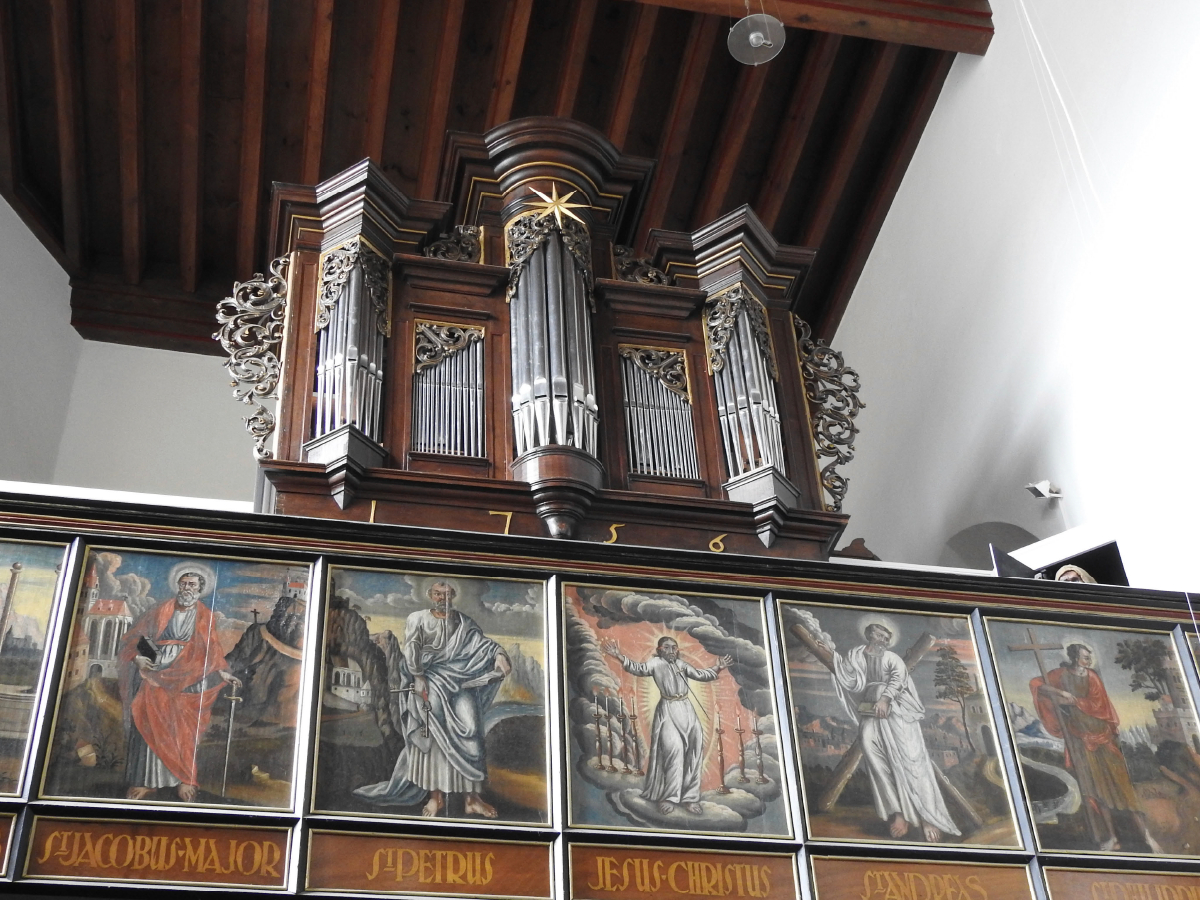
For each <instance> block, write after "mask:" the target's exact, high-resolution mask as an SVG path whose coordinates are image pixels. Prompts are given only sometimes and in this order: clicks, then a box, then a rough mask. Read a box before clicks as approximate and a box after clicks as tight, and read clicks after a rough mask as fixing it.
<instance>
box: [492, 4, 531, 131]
mask: <svg viewBox="0 0 1200 900" xmlns="http://www.w3.org/2000/svg"><path fill="white" fill-rule="evenodd" d="M532 13H533V0H509V4H508V16H507V18H506V24H505V28H504V33H503V34H502V35H501V38H500V46H499V48H498V49H497V51H496V76H495V80H494V81H493V83H492V99H491V103H490V104H489V105H488V115H487V127H488V130H489V131H490V130H491V129H493V128H495V127H496V126H497V125H500V124H503V123H504V122H507V121H508V120H509V118H511V116H512V106H513V99H514V98H515V97H516V96H517V78H518V77H519V76H520V74H521V57H522V56H524V54H525V38H526V36H528V34H529V17H530V15H531V14H532Z"/></svg>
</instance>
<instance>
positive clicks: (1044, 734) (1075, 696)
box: [984, 619, 1200, 856]
mask: <svg viewBox="0 0 1200 900" xmlns="http://www.w3.org/2000/svg"><path fill="white" fill-rule="evenodd" d="M984 622H985V625H986V627H987V632H988V640H989V641H990V642H991V645H992V652H993V656H994V657H995V659H996V668H997V670H998V674H999V678H1000V687H1001V691H1002V693H1003V695H1004V708H1005V713H1006V715H1007V718H1008V727H1009V730H1010V731H1011V733H1012V736H1013V741H1014V743H1015V744H1016V748H1017V754H1018V756H1019V758H1020V763H1021V777H1022V779H1023V780H1024V782H1025V793H1026V796H1027V797H1028V798H1029V802H1030V812H1031V815H1032V817H1033V823H1034V829H1035V831H1036V833H1037V839H1038V843H1039V845H1040V846H1041V847H1042V848H1043V849H1047V850H1070V851H1075V852H1080V853H1120V854H1125V855H1128V854H1138V855H1150V854H1154V855H1159V854H1165V855H1187V856H1191V855H1193V854H1194V852H1195V849H1194V848H1196V847H1197V846H1200V725H1198V723H1197V718H1196V707H1195V703H1194V701H1193V699H1192V697H1191V694H1190V692H1189V691H1188V688H1187V684H1186V682H1185V679H1184V674H1183V669H1182V667H1181V664H1180V660H1179V657H1178V654H1177V653H1176V651H1175V643H1174V639H1173V637H1172V635H1171V634H1170V632H1166V631H1140V630H1133V629H1121V628H1106V627H1101V626H1093V627H1081V626H1075V625H1062V624H1059V623H1053V622H1024V621H1014V620H1009V619H985V620H984Z"/></svg>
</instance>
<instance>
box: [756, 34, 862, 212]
mask: <svg viewBox="0 0 1200 900" xmlns="http://www.w3.org/2000/svg"><path fill="white" fill-rule="evenodd" d="M841 45H842V36H841V35H840V34H828V33H825V34H817V35H814V37H813V42H812V44H811V45H810V46H809V48H808V52H807V54H806V55H805V57H804V62H803V64H802V65H801V67H800V77H799V78H797V79H796V86H795V88H794V89H793V90H792V96H791V99H790V100H789V101H788V108H787V112H786V113H785V114H784V117H783V122H782V123H781V124H780V126H779V132H778V133H777V134H776V136H775V140H774V143H773V147H772V150H771V158H770V160H769V161H768V162H767V172H766V175H765V176H764V177H763V180H762V184H761V185H760V187H759V190H758V198H757V199H756V200H755V201H754V211H755V212H756V213H757V214H758V218H759V219H760V220H761V221H762V223H763V224H764V225H766V226H767V228H768V229H770V230H772V231H774V230H775V225H776V223H777V222H778V221H779V213H780V210H782V209H783V203H784V200H785V199H786V198H787V192H788V187H789V186H790V185H791V183H792V176H793V175H795V173H796V166H798V165H799V164H800V157H801V156H803V155H804V147H805V145H806V144H807V143H808V136H809V134H810V133H811V132H812V126H813V120H814V119H816V117H817V109H818V108H819V107H820V105H821V98H822V97H823V96H824V95H825V86H826V85H827V84H828V83H829V73H830V72H832V71H833V63H834V60H836V59H837V52H838V48H839V47H841Z"/></svg>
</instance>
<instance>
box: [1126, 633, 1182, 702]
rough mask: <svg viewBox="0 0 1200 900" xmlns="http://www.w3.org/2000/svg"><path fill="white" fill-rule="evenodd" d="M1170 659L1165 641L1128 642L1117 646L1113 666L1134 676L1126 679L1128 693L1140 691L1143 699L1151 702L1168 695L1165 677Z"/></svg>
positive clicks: (1131, 640)
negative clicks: (1129, 690) (1115, 665)
mask: <svg viewBox="0 0 1200 900" xmlns="http://www.w3.org/2000/svg"><path fill="white" fill-rule="evenodd" d="M1170 655H1171V652H1170V650H1169V649H1168V648H1167V644H1166V641H1163V640H1160V639H1159V638H1131V639H1130V640H1128V641H1119V642H1118V643H1117V658H1116V663H1117V665H1118V666H1120V667H1121V668H1122V669H1124V670H1125V671H1127V672H1132V673H1133V675H1132V677H1131V678H1130V679H1129V687H1130V689H1131V690H1135V691H1142V692H1143V694H1142V696H1144V697H1145V698H1146V699H1147V700H1150V701H1151V702H1153V701H1155V700H1158V699H1160V698H1161V697H1164V696H1170V694H1171V686H1170V679H1169V678H1168V676H1167V660H1168V658H1169V657H1170Z"/></svg>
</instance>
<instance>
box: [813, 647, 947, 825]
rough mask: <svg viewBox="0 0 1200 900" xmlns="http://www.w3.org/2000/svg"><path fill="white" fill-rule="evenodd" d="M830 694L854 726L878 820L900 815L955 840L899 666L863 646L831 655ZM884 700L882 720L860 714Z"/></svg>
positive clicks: (917, 709) (908, 679)
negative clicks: (885, 709)
mask: <svg viewBox="0 0 1200 900" xmlns="http://www.w3.org/2000/svg"><path fill="white" fill-rule="evenodd" d="M833 662H834V671H833V689H834V691H835V692H836V693H837V697H838V700H840V701H841V703H842V707H843V708H844V709H845V710H846V713H847V714H848V715H849V716H850V718H851V719H853V720H854V721H855V722H857V723H858V736H859V740H860V741H861V743H862V749H863V756H864V757H865V759H866V762H867V773H868V774H869V775H870V778H871V792H872V794H874V796H875V811H876V812H877V813H878V814H879V817H880V818H881V819H884V820H887V819H890V818H891V817H892V816H893V815H895V814H896V813H899V814H900V815H901V816H902V817H903V818H904V820H905V821H906V822H908V823H910V824H912V825H916V824H919V823H926V824H928V825H932V826H934V827H935V828H937V829H938V830H939V831H941V832H943V833H945V834H959V833H960V832H959V830H958V828H957V827H955V825H954V820H953V819H952V818H950V813H949V811H948V810H947V809H946V801H945V800H943V799H942V792H941V790H940V788H939V787H938V783H937V776H936V775H935V774H934V772H933V761H932V760H930V758H929V751H928V750H927V749H926V748H925V736H924V735H923V734H922V733H921V720H922V719H924V718H925V707H924V705H923V704H922V703H921V698H920V697H919V696H917V688H916V685H914V684H913V680H912V676H910V675H909V674H908V666H906V665H905V664H904V660H903V659H901V658H900V657H899V656H898V655H897V654H895V653H893V652H892V651H891V650H884V651H883V652H882V653H880V654H878V655H873V654H870V653H867V647H866V645H863V646H859V647H855V648H854V649H853V650H851V651H850V652H849V653H847V654H846V656H845V657H843V656H842V655H841V654H840V653H834V654H833ZM884 697H886V698H887V699H888V701H889V702H890V704H891V706H890V712H889V713H888V715H887V717H886V718H880V717H879V716H876V715H873V714H870V713H868V712H865V711H860V704H861V708H862V709H863V710H865V708H866V707H867V705H874V704H875V702H876V701H878V700H880V699H882V698H884Z"/></svg>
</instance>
